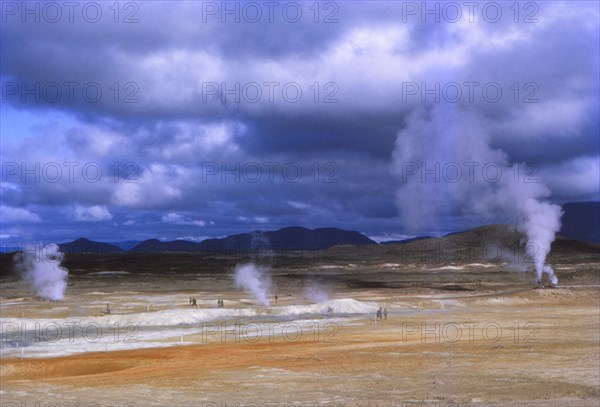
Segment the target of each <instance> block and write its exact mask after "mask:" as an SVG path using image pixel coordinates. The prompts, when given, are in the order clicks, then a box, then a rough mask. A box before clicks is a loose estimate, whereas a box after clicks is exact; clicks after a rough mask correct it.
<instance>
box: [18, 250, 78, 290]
mask: <svg viewBox="0 0 600 407" xmlns="http://www.w3.org/2000/svg"><path fill="white" fill-rule="evenodd" d="M63 258H64V254H63V253H62V252H60V251H59V250H58V246H57V245H56V244H54V243H51V244H49V245H47V246H45V247H44V248H43V250H42V253H41V254H39V253H37V254H36V253H31V252H27V251H25V252H21V253H18V254H17V257H16V259H15V260H16V264H17V268H19V269H20V270H21V272H22V275H23V279H24V280H25V281H27V282H28V283H29V284H30V286H31V288H32V289H33V290H35V291H36V292H37V294H38V295H39V296H40V297H42V298H45V299H47V300H55V301H58V300H62V299H63V298H64V296H65V289H66V288H67V276H68V274H69V271H68V270H67V269H66V268H64V267H62V266H61V265H60V263H61V262H62V260H63Z"/></svg>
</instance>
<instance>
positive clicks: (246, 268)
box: [234, 263, 271, 306]
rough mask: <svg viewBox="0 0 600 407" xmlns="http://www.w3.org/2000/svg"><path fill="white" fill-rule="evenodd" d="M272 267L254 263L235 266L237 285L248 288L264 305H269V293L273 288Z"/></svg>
mask: <svg viewBox="0 0 600 407" xmlns="http://www.w3.org/2000/svg"><path fill="white" fill-rule="evenodd" d="M270 270H271V268H270V267H266V266H260V265H256V264H254V263H247V264H238V265H236V266H235V270H234V271H235V286H236V287H237V288H242V289H244V290H248V291H250V292H251V293H252V295H253V296H254V298H255V299H256V300H257V301H259V302H260V303H261V304H262V305H264V306H269V298H268V293H269V289H270V288H271V277H270V275H269V272H270Z"/></svg>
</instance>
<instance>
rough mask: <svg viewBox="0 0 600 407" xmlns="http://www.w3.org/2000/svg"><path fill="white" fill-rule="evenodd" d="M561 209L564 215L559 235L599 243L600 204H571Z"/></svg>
mask: <svg viewBox="0 0 600 407" xmlns="http://www.w3.org/2000/svg"><path fill="white" fill-rule="evenodd" d="M562 208H563V210H564V211H565V213H564V215H563V217H562V227H561V229H560V231H559V232H558V234H559V235H561V236H564V237H569V238H572V239H577V240H583V241H588V242H595V243H600V202H571V203H566V204H563V205H562Z"/></svg>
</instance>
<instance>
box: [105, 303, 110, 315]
mask: <svg viewBox="0 0 600 407" xmlns="http://www.w3.org/2000/svg"><path fill="white" fill-rule="evenodd" d="M106 313H107V314H110V305H108V303H107V304H106Z"/></svg>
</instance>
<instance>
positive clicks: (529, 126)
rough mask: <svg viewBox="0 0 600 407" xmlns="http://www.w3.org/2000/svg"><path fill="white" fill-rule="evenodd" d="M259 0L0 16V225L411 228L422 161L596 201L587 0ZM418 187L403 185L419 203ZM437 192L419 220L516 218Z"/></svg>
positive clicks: (104, 234)
mask: <svg viewBox="0 0 600 407" xmlns="http://www.w3.org/2000/svg"><path fill="white" fill-rule="evenodd" d="M128 4H129V3H128ZM254 4H257V5H258V6H259V11H260V15H261V17H260V18H258V20H257V21H256V22H254V19H255V17H257V14H256V13H254V12H256V11H257V10H254V9H251V8H249V7H248V6H245V3H237V2H232V3H230V4H229V7H231V10H233V11H231V12H230V13H229V14H228V13H227V12H226V10H222V9H221V7H222V6H221V5H222V3H221V2H216V3H213V2H177V1H175V2H169V3H164V4H161V3H160V2H143V3H135V5H136V6H135V7H132V8H128V9H125V8H124V6H123V4H121V9H120V14H119V15H118V16H115V15H114V14H113V11H112V10H110V9H109V8H108V3H107V5H102V6H101V7H102V10H101V17H100V18H99V19H98V21H97V22H90V21H89V20H94V18H92V17H94V16H93V15H92V14H90V13H91V12H92V10H87V11H86V12H87V13H88V14H83V11H82V9H81V10H80V9H77V10H75V11H74V14H73V22H72V23H70V22H69V21H68V18H69V15H68V13H67V11H66V10H63V14H62V17H61V19H60V20H59V21H57V22H51V21H50V20H52V19H53V18H55V16H54V15H50V14H49V13H50V11H51V10H46V12H44V11H43V9H40V15H39V22H36V21H35V19H34V17H32V16H31V15H25V17H23V16H22V15H21V12H22V10H20V9H19V7H20V6H19V5H18V4H17V10H16V11H14V10H12V9H11V10H3V12H4V13H3V16H2V18H3V19H5V21H3V24H2V26H1V34H2V39H1V46H2V50H3V58H2V61H1V65H0V68H1V78H2V98H3V100H2V102H3V105H2V107H3V108H2V128H1V133H2V152H1V160H2V214H3V220H2V235H3V236H18V238H19V239H23V240H31V239H41V240H68V239H71V238H75V237H78V236H80V235H81V234H82V233H81V228H82V226H84V224H85V222H92V221H93V222H94V226H95V227H94V230H93V231H90V233H93V234H94V236H89V237H92V238H97V239H112V240H114V236H116V235H117V231H118V235H119V236H122V235H124V234H125V235H127V237H128V238H129V237H131V238H147V237H154V236H160V237H168V238H176V237H179V236H220V235H224V234H228V233H235V232H237V231H246V230H248V229H254V228H260V229H265V228H276V227H279V226H287V225H291V224H299V225H304V226H309V227H310V226H337V227H343V228H349V229H357V230H360V231H362V232H365V233H367V234H370V235H385V234H404V233H406V232H407V230H408V226H415V225H409V224H408V223H409V221H410V220H407V219H405V218H403V217H402V210H403V206H402V205H400V207H398V206H397V203H398V195H397V191H398V189H399V188H400V184H401V178H399V177H400V176H399V174H398V165H400V166H401V165H402V162H403V161H406V162H420V161H422V160H424V159H425V158H427V159H434V161H435V162H439V163H440V166H441V167H440V168H442V169H443V168H447V169H448V167H447V165H448V164H449V162H450V161H451V160H453V159H455V158H456V157H458V158H460V159H461V160H472V161H476V162H478V163H479V168H483V166H485V165H486V164H488V161H490V160H499V161H502V162H503V163H504V164H506V165H507V166H509V167H510V166H511V165H514V164H516V163H529V164H530V165H529V166H528V167H526V168H523V171H524V175H531V176H535V177H536V179H539V180H540V181H541V183H543V184H545V185H546V186H547V188H548V191H547V194H548V195H547V199H549V200H551V201H553V202H557V203H560V202H565V201H577V200H592V199H594V200H597V199H599V189H598V188H599V187H598V185H599V184H600V179H599V175H598V173H599V170H598V168H599V164H598V163H599V158H598V157H599V155H600V148H599V143H598V134H599V130H600V129H599V119H598V110H599V109H600V103H599V96H598V95H599V86H598V78H599V76H600V75H599V73H600V71H599V66H600V63H599V54H598V49H599V46H600V45H599V40H598V38H599V37H600V35H599V24H598V21H599V16H598V8H597V7H596V5H595V4H593V2H580V3H579V2H575V3H574V2H539V3H527V4H534V5H535V7H534V6H528V7H527V8H526V7H525V6H524V4H523V3H520V7H521V8H520V9H519V13H518V15H517V14H515V12H516V11H515V10H513V9H509V7H508V3H507V4H506V5H504V4H503V5H502V7H501V10H500V13H501V14H500V15H499V19H498V20H497V21H494V20H495V19H496V17H497V16H498V14H497V13H495V11H497V10H493V9H491V8H489V7H488V8H485V11H484V8H483V7H479V8H475V9H474V10H472V11H470V10H468V9H467V8H466V7H462V8H461V9H460V12H461V16H460V18H457V17H456V16H457V14H455V11H456V10H453V9H451V8H449V7H448V6H444V3H439V4H438V3H432V4H437V6H434V5H432V6H431V7H432V10H434V11H433V12H432V13H433V14H432V13H430V14H427V13H426V10H421V9H419V7H420V5H421V4H422V3H421V2H416V3H412V2H370V3H369V6H368V7H366V6H365V5H362V4H360V3H358V2H350V3H341V2H340V3H333V2H330V3H320V4H319V7H318V13H317V10H315V9H314V8H313V9H311V8H310V7H309V6H310V4H309V3H281V6H278V7H279V8H277V9H274V10H273V12H272V14H269V12H270V11H269V9H268V6H266V5H265V4H263V3H260V2H258V3H254ZM311 4H312V3H311ZM296 5H299V7H300V9H301V14H300V17H298V14H294V11H295V10H296ZM410 5H416V7H417V9H416V10H415V9H412V8H410V7H409V6H410ZM212 6H215V7H216V9H214V8H212ZM40 7H41V6H40ZM165 7H167V8H168V10H169V11H168V12H165V11H164V9H165ZM435 7H437V8H438V11H437V12H436V11H435V10H436V8H435ZM531 7H532V8H531ZM284 10H285V11H284ZM44 13H46V14H44ZM236 13H237V14H236ZM253 13H254V14H253ZM436 13H437V14H436ZM127 17H129V19H130V20H132V21H134V20H138V22H130V23H126V22H125V20H126V19H127ZM436 18H437V19H438V20H439V21H436ZM22 20H25V21H24V22H23V21H22ZM223 20H225V22H223ZM115 21H118V22H115ZM99 92H101V95H100V93H99ZM99 95H100V96H99ZM432 112H437V113H432ZM458 112H461V113H458ZM465 112H466V113H465ZM432 114H434V115H440V117H441V119H440V120H439V121H434V122H435V123H437V124H435V125H432V126H431V127H427V126H424V127H419V129H423V128H426V129H428V130H427V132H425V133H419V134H417V133H418V132H416V131H415V130H414V129H415V122H418V121H419V120H421V121H422V120H424V119H423V117H428V116H429V115H432ZM464 115H466V116H464ZM465 117H466V118H465ZM461 120H468V121H469V123H474V125H473V126H472V127H469V128H468V129H466V130H465V127H464V126H462V125H457V124H461V122H460V121H461ZM419 131H421V130H419ZM442 132H443V133H444V134H447V135H448V136H447V137H442V138H439V137H436V135H439V134H440V133H442ZM409 133H410V134H409ZM398 134H406V137H410V138H415V137H418V138H419V139H420V140H421V141H422V143H421V144H420V146H419V150H418V151H408V150H407V147H406V146H404V145H402V144H401V143H399V142H397V140H396V138H397V135H398ZM480 142H481V143H483V142H485V143H486V145H488V144H489V145H490V146H491V148H492V150H491V152H490V156H485V157H484V156H481V155H479V153H478V151H480V150H478V149H477V148H476V147H477V145H478V143H480ZM398 160H400V164H398V163H399V161H398ZM448 170H450V169H448ZM522 176H523V174H519V177H522ZM428 182H430V181H428ZM419 188H421V189H422V188H425V189H424V190H421V191H418V190H410V191H408V193H407V194H406V195H407V198H406V200H407V202H409V203H408V205H415V206H419V207H421V208H422V209H423V210H425V209H427V208H428V206H427V202H428V200H430V199H433V197H429V196H428V195H427V193H426V190H427V188H428V186H427V183H425V185H419ZM444 188H445V190H446V191H447V193H448V194H447V196H448V198H447V200H448V202H447V203H448V205H447V208H445V209H444V210H441V211H438V210H437V209H436V211H434V214H435V215H436V216H435V221H433V220H432V221H430V222H425V223H424V224H422V225H420V226H418V227H416V229H415V228H413V230H412V231H411V232H410V233H415V234H421V233H422V234H429V233H436V232H437V233H442V232H449V231H453V230H458V229H463V228H464V227H465V226H467V225H474V224H477V223H478V222H484V221H486V222H487V221H494V220H503V219H504V218H505V216H504V215H505V214H503V213H502V211H498V212H497V213H495V214H492V215H491V216H492V219H490V214H489V213H486V214H485V216H483V215H481V214H477V213H466V212H465V211H461V210H457V209H456V208H457V206H456V205H455V202H453V200H454V199H456V196H457V195H456V193H457V192H458V193H460V191H458V190H457V188H460V186H458V185H456V184H455V183H452V182H445V184H444ZM404 192H407V191H404ZM428 213H429V212H428ZM438 215H439V216H438ZM424 219H434V218H433V217H425V216H424ZM39 223H42V224H44V226H45V227H43V228H40V227H39Z"/></svg>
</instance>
